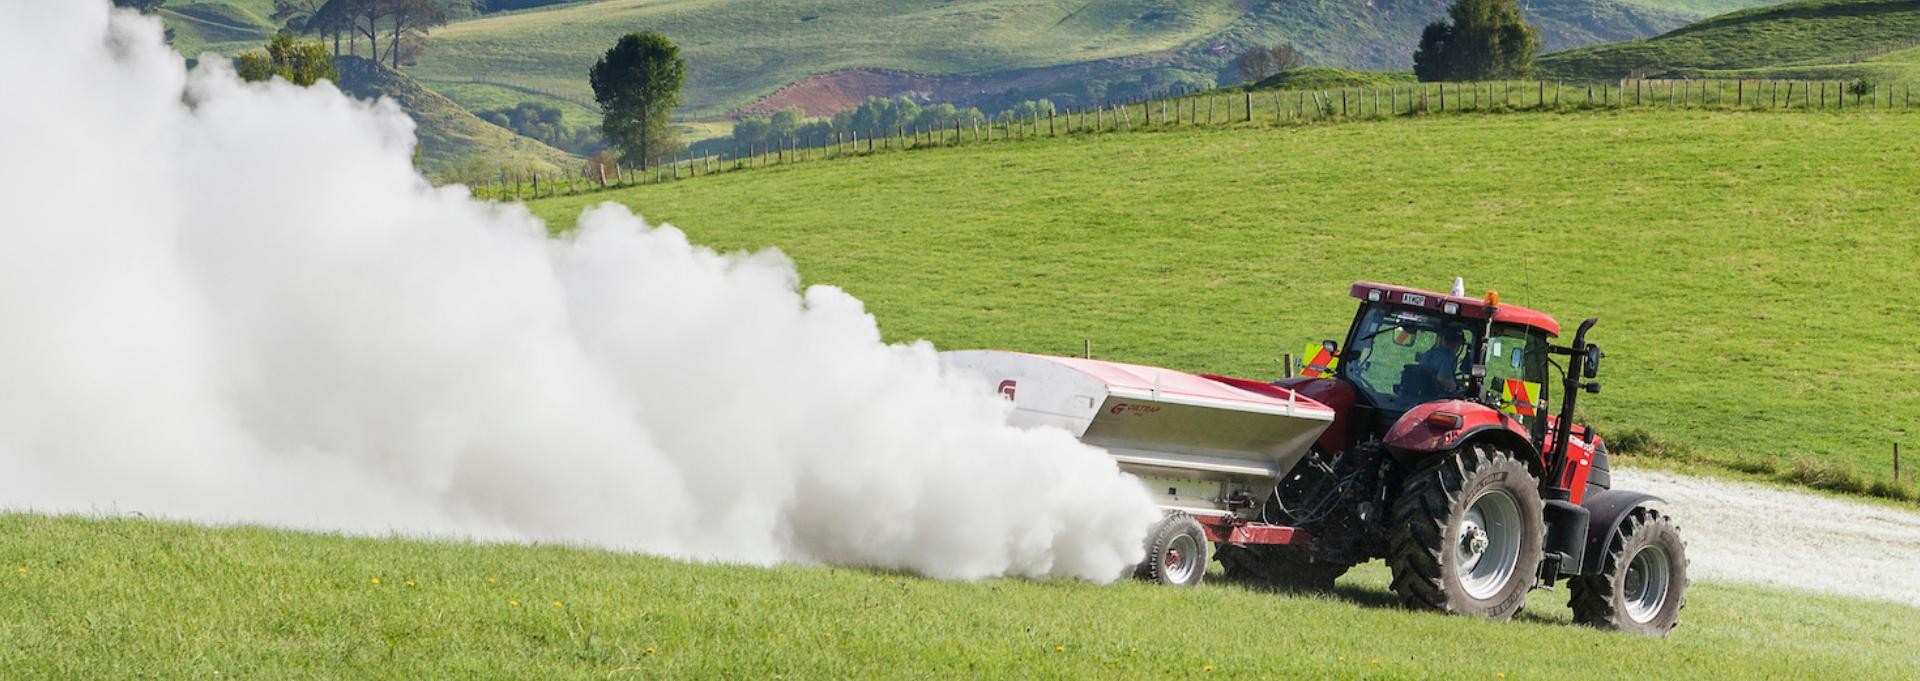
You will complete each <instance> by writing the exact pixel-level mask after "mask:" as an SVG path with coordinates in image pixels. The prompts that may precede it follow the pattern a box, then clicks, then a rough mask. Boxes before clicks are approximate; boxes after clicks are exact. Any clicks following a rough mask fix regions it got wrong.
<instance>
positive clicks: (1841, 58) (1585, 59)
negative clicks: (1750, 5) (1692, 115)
mask: <svg viewBox="0 0 1920 681" xmlns="http://www.w3.org/2000/svg"><path fill="white" fill-rule="evenodd" d="M1916 41H1920V1H1916V0H1797V1H1796V2H1789V3H1786V4H1782V5H1774V6H1771V7H1763V8H1758V9H1750V10H1745V11H1741V12H1734V13H1731V14H1726V15H1722V16H1717V17H1713V18H1711V19H1708V20H1705V21H1701V22H1699V23H1696V24H1692V25H1689V26H1687V27H1685V28H1681V29H1679V30H1676V31H1673V32H1671V33H1667V34H1664V35H1661V36H1658V37H1654V38H1648V39H1645V40H1634V41H1629V42H1623V43H1616V44H1609V45H1597V46H1594V47H1587V48H1581V49H1575V50H1568V51H1564V52H1559V53H1555V54H1549V55H1546V56H1544V57H1541V59H1540V62H1539V65H1540V69H1541V70H1542V71H1543V72H1545V73H1547V74H1550V75H1552V76H1555V77H1560V78H1568V79H1583V80H1611V79H1616V78H1620V77H1623V76H1625V75H1626V74H1628V73H1629V72H1631V71H1633V70H1635V69H1644V70H1646V72H1649V73H1652V74H1669V75H1677V76H1689V75H1691V76H1713V77H1734V76H1735V75H1736V74H1738V75H1739V76H1740V77H1754V78H1769V77H1775V78H1844V77H1849V76H1850V75H1874V76H1878V77H1881V78H1901V77H1908V76H1912V75H1915V74H1916V73H1920V71H1916V70H1914V69H1911V68H1910V66H1909V65H1911V64H1913V63H1914V62H1915V61H1916V58H1915V57H1914V55H1913V52H1912V51H1911V50H1908V49H1906V48H1912V47H1915V46H1916ZM1898 50H1904V51H1898ZM1889 51H1892V52H1893V53H1891V54H1888V53H1887V52H1889Z"/></svg>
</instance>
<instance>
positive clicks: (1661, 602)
mask: <svg viewBox="0 0 1920 681" xmlns="http://www.w3.org/2000/svg"><path fill="white" fill-rule="evenodd" d="M1672 575H1673V563H1672V562H1671V561H1669V560H1668V559H1667V550H1666V549H1663V548H1660V547H1658V546H1648V547H1646V548H1643V549H1640V552H1639V553H1636V554H1633V561H1632V562H1629V563H1627V576H1626V580H1625V581H1626V583H1625V584H1623V585H1621V586H1622V588H1621V596H1622V598H1623V599H1624V600H1625V601H1626V606H1627V617H1629V618H1632V619H1633V621H1634V622H1637V623H1640V624H1645V623H1647V622H1651V621H1653V618H1655V617H1658V616H1660V610H1661V608H1663V607H1665V606H1666V604H1667V583H1668V582H1669V580H1671V579H1672Z"/></svg>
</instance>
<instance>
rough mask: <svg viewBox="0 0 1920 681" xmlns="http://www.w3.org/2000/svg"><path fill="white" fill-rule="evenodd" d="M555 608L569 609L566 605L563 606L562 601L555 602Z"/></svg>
mask: <svg viewBox="0 0 1920 681" xmlns="http://www.w3.org/2000/svg"><path fill="white" fill-rule="evenodd" d="M553 607H556V608H564V607H567V606H565V605H562V604H561V603H560V601H554V602H553Z"/></svg>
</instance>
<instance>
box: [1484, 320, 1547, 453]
mask: <svg viewBox="0 0 1920 681" xmlns="http://www.w3.org/2000/svg"><path fill="white" fill-rule="evenodd" d="M1486 367H1487V382H1486V390H1487V397H1489V398H1491V401H1492V402H1493V403H1494V404H1498V405H1499V406H1500V411H1501V412H1502V413H1505V414H1507V415H1509V416H1512V417H1513V418H1514V419H1516V420H1518V421H1519V422H1520V423H1521V425H1523V426H1525V428H1526V430H1527V431H1533V425H1534V424H1535V423H1536V422H1537V421H1540V420H1544V419H1545V418H1546V417H1547V414H1548V413H1549V410H1548V408H1547V404H1546V396H1545V395H1543V394H1542V393H1541V389H1542V388H1544V387H1545V386H1546V384H1547V338H1546V335H1545V334H1542V333H1541V332H1540V331H1538V330H1536V329H1531V328H1528V327H1524V326H1516V325H1510V324H1496V325H1494V327H1493V335H1492V336H1490V337H1489V338H1488V339H1487V357H1486ZM1536 444H1537V443H1536Z"/></svg>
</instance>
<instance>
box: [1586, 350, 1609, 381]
mask: <svg viewBox="0 0 1920 681" xmlns="http://www.w3.org/2000/svg"><path fill="white" fill-rule="evenodd" d="M1605 356H1607V353H1604V352H1601V351H1600V346H1598V345H1589V346H1587V366H1586V368H1585V369H1584V370H1582V371H1581V373H1583V374H1586V375H1587V378H1598V377H1599V376H1600V358H1602V357H1605Z"/></svg>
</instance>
